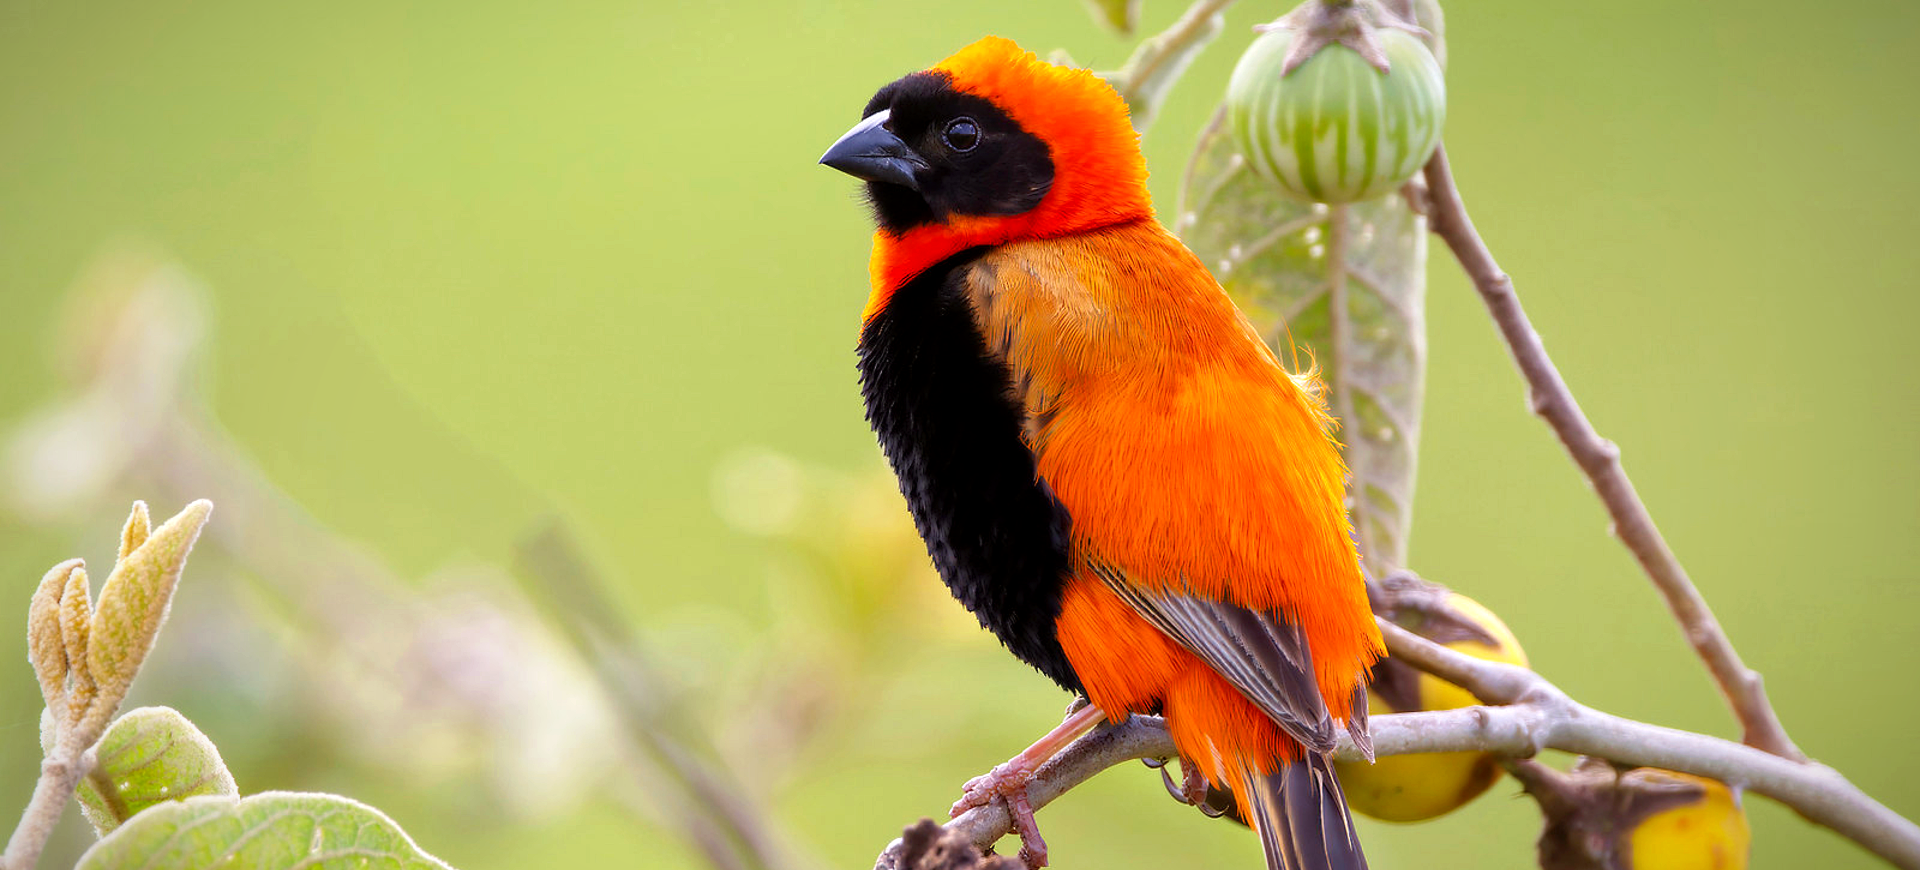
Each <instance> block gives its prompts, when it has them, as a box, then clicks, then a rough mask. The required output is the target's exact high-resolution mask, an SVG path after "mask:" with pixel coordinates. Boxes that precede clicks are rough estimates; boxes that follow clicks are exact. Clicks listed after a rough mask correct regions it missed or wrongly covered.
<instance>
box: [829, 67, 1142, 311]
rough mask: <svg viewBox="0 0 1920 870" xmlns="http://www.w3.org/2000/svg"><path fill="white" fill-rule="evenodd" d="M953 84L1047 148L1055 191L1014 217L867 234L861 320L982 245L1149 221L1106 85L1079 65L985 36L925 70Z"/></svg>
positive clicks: (1130, 137) (1128, 132)
mask: <svg viewBox="0 0 1920 870" xmlns="http://www.w3.org/2000/svg"><path fill="white" fill-rule="evenodd" d="M933 69H934V70H935V71H937V72H943V73H946V74H947V76H948V77H949V78H950V79H951V81H952V83H953V88H954V89H955V90H957V91H960V92H962V93H967V94H972V95H974V96H977V97H981V98H983V99H985V100H987V101H989V102H991V103H993V104H994V105H996V106H998V107H1000V108H1001V109H1002V110H1003V111H1005V112H1006V113H1007V115H1008V116H1009V117H1011V118H1013V120H1014V121H1015V122H1016V123H1018V124H1019V125H1020V126H1021V127H1022V128H1024V129H1025V130H1026V131H1027V132H1029V133H1032V134H1033V135H1034V136H1037V137H1039V139H1040V141H1042V142H1045V143H1046V144H1047V150H1048V154H1049V157H1050V158H1051V159H1052V160H1053V186H1052V187H1051V188H1050V189H1048V191H1047V195H1046V197H1045V198H1044V199H1042V200H1041V201H1040V205H1038V206H1036V207H1034V208H1033V209H1032V210H1030V211H1028V212H1026V213H1024V214H1018V215H1011V216H993V217H966V216H955V217H953V218H951V219H949V220H947V221H946V222H945V223H938V224H928V225H926V226H920V227H915V228H913V229H911V230H908V231H906V232H904V233H901V234H900V235H897V236H896V235H892V234H889V233H886V232H884V231H882V232H878V233H875V234H874V237H873V259H872V261H871V263H870V271H871V277H872V279H873V293H872V295H870V296H869V297H868V298H867V311H866V317H867V318H868V319H871V318H872V317H873V315H874V314H876V313H878V312H879V311H880V310H881V309H883V308H885V307H886V305H887V302H888V301H889V300H890V299H891V298H892V297H893V292H894V291H895V290H897V289H899V288H900V287H901V286H903V285H905V284H906V283H907V282H908V281H910V280H912V279H913V278H914V276H916V275H918V274H920V273H921V272H924V271H926V270H927V269H928V268H929V267H931V266H933V265H934V264H936V263H938V262H940V261H941V260H944V259H946V258H948V257H951V256H953V255H954V254H957V253H960V252H961V251H964V250H966V249H968V248H972V247H976V246H980V245H1000V244H1005V243H1007V242H1011V241H1018V240H1023V239H1041V238H1053V237H1057V236H1064V235H1069V234H1072V233H1079V232H1085V231H1087V230H1092V229H1098V228H1100V227H1105V226H1112V225H1114V224H1121V223H1129V222H1132V221H1137V220H1143V219H1147V218H1151V217H1152V216H1153V201H1152V199H1151V198H1150V197H1149V196H1148V195H1147V161H1146V158H1145V157H1143V156H1141V154H1140V137H1139V134H1138V133H1135V132H1134V129H1133V125H1132V123H1131V121H1129V119H1128V117H1127V104H1126V101H1124V100H1122V99H1120V95H1119V94H1118V93H1116V92H1115V91H1114V90H1113V87H1112V86H1111V85H1108V84H1107V83H1106V82H1105V81H1103V80H1102V79H1100V78H1099V77H1098V76H1095V75H1094V74H1093V73H1090V72H1087V71H1086V70H1081V69H1072V68H1069V67H1063V66H1055V65H1054V64H1050V63H1047V62H1045V61H1042V60H1040V59H1039V58H1038V57H1036V56H1034V54H1033V52H1030V51H1027V50H1025V49H1022V48H1021V47H1020V46H1018V45H1016V44H1014V43H1013V41H1012V40H1008V39H1002V38H1000V37H997V36H989V37H986V38H985V39H981V40H980V41H978V42H975V43H974V44H972V45H969V46H967V47H966V48H963V49H961V50H960V51H959V52H958V53H957V54H955V55H954V56H952V57H950V58H947V59H946V60H944V61H941V62H940V64H939V65H938V66H935V67H934V68H933Z"/></svg>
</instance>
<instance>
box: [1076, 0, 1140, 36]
mask: <svg viewBox="0 0 1920 870" xmlns="http://www.w3.org/2000/svg"><path fill="white" fill-rule="evenodd" d="M1086 4H1087V8H1088V9H1089V10H1090V11H1091V12H1093V17H1094V18H1095V19H1098V20H1099V21H1100V23H1102V24H1105V25H1107V26H1108V27H1111V28H1113V29H1115V30H1118V31H1120V32H1121V33H1132V32H1133V28H1134V27H1135V26H1137V25H1138V24H1139V23H1140V0H1086Z"/></svg>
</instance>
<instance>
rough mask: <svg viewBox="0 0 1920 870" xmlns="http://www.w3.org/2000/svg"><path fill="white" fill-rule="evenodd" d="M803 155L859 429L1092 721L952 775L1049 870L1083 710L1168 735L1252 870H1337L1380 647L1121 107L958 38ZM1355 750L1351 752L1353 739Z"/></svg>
mask: <svg viewBox="0 0 1920 870" xmlns="http://www.w3.org/2000/svg"><path fill="white" fill-rule="evenodd" d="M862 117H863V120H862V121H861V122H860V123H859V124H858V125H857V126H855V127H854V128H853V129H852V130H850V131H848V132H847V134H846V135H845V136H842V137H841V138H840V140H839V141H838V142H835V143H834V144H833V147H832V148H831V149H829V150H828V151H827V153H826V155H825V156H824V157H822V158H821V160H820V162H821V163H824V164H826V165H828V166H830V167H833V168H835V169H839V170H841V171H843V172H847V173H849V174H851V175H854V176H856V177H859V178H861V179H863V180H865V181H866V182H867V184H866V192H867V198H868V200H869V201H870V202H871V204H872V206H873V213H874V216H875V218H876V220H877V222H878V224H879V231H878V232H877V233H875V235H874V243H873V259H872V263H871V277H872V284H873V287H872V293H871V295H870V296H869V297H868V301H867V307H866V315H865V322H864V324H863V325H862V328H861V332H860V344H859V359H860V380H861V387H862V392H863V394H864V397H865V399H866V406H867V419H868V421H869V422H871V423H872V425H873V428H874V431H875V433H877V435H878V436H879V440H880V444H881V447H882V448H883V449H884V451H885V452H886V454H887V458H888V459H889V460H890V461H891V463H892V465H893V469H894V471H895V473H896V474H897V475H898V477H899V478H900V489H901V491H902V492H903V493H904V494H905V495H906V498H907V503H908V506H909V508H910V509H911V511H912V513H913V518H914V521H915V523H916V524H917V525H918V526H919V529H920V534H921V536H922V537H924V538H925V539H926V543H927V551H928V553H929V554H931V555H932V557H933V562H934V564H935V566H936V567H937V568H938V569H939V572H940V575H941V577H942V578H943V579H944V580H945V581H946V583H947V586H948V587H949V588H950V589H951V590H952V591H953V593H954V596H955V597H956V598H958V599H959V600H960V601H961V602H962V603H963V604H965V605H966V606H967V608H968V609H970V610H972V611H973V612H974V614H975V615H977V616H978V617H979V619H980V622H981V624H982V625H984V626H985V627H987V628H989V629H991V630H992V631H993V632H994V634H996V635H997V636H998V637H999V638H1000V640H1001V641H1002V642H1003V643H1005V644H1006V646H1007V648H1008V649H1009V650H1011V651H1012V652H1013V653H1014V654H1015V655H1017V656H1019V657H1020V658H1021V659H1023V660H1025V661H1026V662H1028V663H1029V664H1031V665H1033V666H1034V667H1035V668H1036V669H1038V670H1039V671H1040V672H1041V673H1043V674H1045V675H1047V676H1048V677H1050V678H1052V679H1053V680H1054V681H1055V682H1057V683H1059V684H1060V685H1061V686H1063V687H1065V688H1066V689H1067V690H1069V691H1073V692H1080V693H1084V694H1085V695H1086V697H1087V698H1088V699H1089V700H1090V701H1091V702H1092V703H1091V705H1089V706H1087V707H1085V708H1083V709H1082V710H1081V711H1079V712H1077V713H1075V714H1073V715H1072V716H1070V717H1069V718H1068V719H1067V721H1066V722H1064V723H1062V725H1061V726H1060V727H1059V728H1058V729H1056V730H1055V731H1054V732H1053V733H1051V734H1049V735H1047V737H1045V738H1043V739H1042V740H1040V741H1039V742H1038V743H1036V744H1034V745H1033V746H1032V747H1030V748H1029V749H1027V750H1026V751H1025V752H1022V753H1021V754H1020V755H1018V756H1016V757H1014V758H1013V759H1012V760H1011V761H1009V762H1007V763H1006V764H1003V765H1000V766H999V767H996V768H995V769H994V771H993V772H992V773H990V774H988V775H987V776H984V777H980V778H978V779H976V780H974V781H973V782H970V783H968V785H967V788H966V793H965V795H964V796H963V797H962V799H961V801H960V803H958V804H956V805H955V807H954V811H955V813H956V814H957V813H958V812H960V811H963V810H965V809H967V808H968V807H972V806H979V805H982V804H985V803H987V802H989V801H992V800H997V799H1004V800H1006V801H1007V804H1008V808H1009V809H1010V810H1011V811H1012V814H1013V815H1014V817H1015V819H1016V823H1017V825H1018V827H1019V831H1020V834H1021V838H1022V840H1023V842H1024V844H1025V848H1024V849H1023V850H1022V854H1023V857H1025V858H1026V859H1027V861H1028V863H1029V864H1031V865H1034V866H1039V865H1041V864H1044V863H1045V860H1046V852H1045V844H1044V842H1043V841H1042V840H1041V839H1040V837H1039V833H1038V831H1037V830H1036V829H1035V828H1034V825H1033V816H1032V810H1031V807H1030V806H1029V804H1028V801H1027V800H1026V785H1027V780H1028V779H1029V778H1030V777H1031V775H1032V773H1033V772H1034V770H1036V769H1037V768H1038V767H1039V765H1040V764H1041V763H1042V762H1044V761H1046V760H1047V759H1048V758H1050V757H1052V756H1053V755H1054V754H1055V753H1057V752H1058V751H1059V750H1060V749H1061V748H1063V747H1065V746H1066V745H1067V744H1068V743H1069V742H1071V741H1072V740H1073V739H1075V738H1076V737H1078V736H1080V735H1081V734H1084V733H1085V732H1087V731H1088V730H1090V729H1092V728H1094V727H1095V726H1097V725H1098V724H1099V721H1100V720H1101V719H1105V720H1107V721H1110V722H1119V721H1122V720H1124V719H1126V718H1127V716H1129V715H1130V714H1132V713H1150V712H1158V713H1160V714H1162V715H1164V716H1165V717H1166V722H1167V726H1168V728H1169V730H1170V731H1171V732H1172V734H1173V739H1174V743H1175V745H1176V746H1177V747H1178V749H1179V751H1180V757H1181V766H1182V769H1183V770H1184V771H1186V775H1187V783H1186V789H1185V793H1186V794H1187V795H1188V796H1189V797H1190V798H1198V797H1199V796H1201V795H1203V794H1204V793H1205V789H1206V786H1208V785H1212V786H1218V787H1223V788H1226V789H1228V790H1230V791H1231V792H1232V793H1233V796H1234V798H1235V801H1236V802H1237V803H1238V805H1239V808H1240V811H1241V813H1242V815H1243V816H1244V817H1245V818H1246V820H1247V821H1248V823H1249V824H1250V825H1251V826H1252V827H1253V828H1254V829H1255V830H1257V831H1258V832H1259V835H1260V840H1261V842H1262V844H1263V845H1264V847H1265V849H1266V854H1267V865H1268V866H1269V867H1273V868H1282V867H1284V868H1294V870H1301V868H1315V870H1318V868H1360V867H1365V866H1366V860H1365V858H1364V857H1362V855H1361V853H1360V846H1359V843H1358V842H1357V841H1356V840H1355V838H1354V833H1353V822H1352V818H1351V816H1350V815H1349V814H1348V812H1347V806H1346V800H1345V798H1343V797H1342V795H1341V793H1340V786H1339V783H1338V782H1337V781H1336V780H1335V779H1334V774H1333V769H1332V766H1331V764H1330V763H1329V754H1330V753H1331V752H1332V750H1333V748H1334V728H1335V723H1336V722H1341V721H1344V722H1345V724H1346V727H1347V728H1348V730H1349V731H1351V733H1352V734H1353V736H1354V739H1355V740H1356V742H1358V743H1359V744H1360V746H1361V747H1363V748H1366V747H1367V746H1368V741H1367V729H1366V697H1365V680H1366V673H1367V669H1368V668H1369V667H1370V666H1371V665H1372V663H1373V662H1374V661H1375V660H1376V659H1377V658H1379V656H1380V655H1381V654H1382V651H1383V647H1382V645H1381V640H1380V633H1379V629H1378V628H1377V627H1376V626H1375V625H1374V621H1373V615H1372V613H1371V612H1370V611H1369V610H1368V607H1367V596H1366V592H1365V588H1364V584H1363V582H1362V580H1361V576H1360V567H1359V561H1358V557H1357V555H1356V554H1355V551H1354V545H1353V539H1352V536H1351V532H1350V528H1349V524H1348V520H1347V515H1346V510H1345V508H1344V504H1343V495H1344V481H1345V475H1346V470H1345V468H1344V467H1343V465H1342V464H1341V461H1340V455H1339V452H1338V449H1337V445H1335V444H1334V443H1333V442H1332V440H1331V439H1330V436H1329V432H1330V430H1331V428H1332V420H1331V418H1329V417H1328V415H1327V412H1326V408H1325V405H1324V404H1323V403H1322V402H1321V401H1320V399H1319V397H1318V387H1319V385H1318V383H1317V382H1316V381H1315V380H1314V379H1313V377H1312V376H1311V375H1310V374H1308V375H1293V374H1289V373H1288V372H1287V370H1286V369H1284V368H1283V367H1282V366H1281V364H1280V361H1279V360H1278V359H1277V358H1275V356H1274V354H1273V353H1272V352H1271V351H1270V350H1268V348H1267V347H1266V345H1265V344H1263V343H1262V342H1261V340H1260V338H1259V336H1258V335H1257V334H1256V333H1255V331H1254V329H1253V327H1252V326H1251V325H1250V324H1248V322H1247V320H1246V318H1245V317H1244V316H1242V315H1241V314H1240V312H1239V310H1238V309H1236V308H1235V307H1234V306H1233V303H1232V302H1231V301H1230V300H1228V298H1227V295H1226V293H1225V292H1224V291H1223V290H1221V288H1220V285H1219V283H1218V282H1216V281H1215V280H1214V279H1213V277H1212V276H1211V275H1209V274H1208V273H1207V270H1206V268H1205V267H1204V266H1202V265H1201V264H1200V261H1199V260H1198V259H1196V258H1195V257H1194V255H1193V253H1192V252H1190V251H1188V250H1187V249H1186V246H1184V245H1182V244H1181V243H1180V241H1179V239H1176V238H1174V237H1173V235H1172V234H1170V233H1168V232H1167V230H1166V229H1165V228H1163V227H1162V226H1161V225H1160V223H1159V222H1158V221H1157V220H1156V219H1155V218H1154V213H1153V205H1152V202H1151V201H1150V199H1149V197H1148V195H1147V188H1146V180H1147V168H1146V161H1145V159H1144V158H1143V157H1142V156H1141V154H1140V145H1139V137H1138V135H1137V134H1136V133H1135V132H1134V130H1133V128H1132V126H1131V125H1130V123H1129V120H1128V117H1127V107H1126V104H1125V102H1124V101H1122V100H1121V99H1120V97H1119V95H1118V94H1116V93H1115V92H1114V90H1113V88H1111V87H1109V86H1108V85H1107V84H1106V83H1105V82H1103V81H1101V80H1100V79H1099V78H1097V77H1095V76H1094V75H1092V74H1091V73H1088V72H1086V71H1084V70H1076V69H1069V68H1066V67H1060V66H1055V65H1052V64H1048V63H1045V62H1042V61H1041V60H1039V59H1038V58H1036V57H1035V56H1034V55H1033V54H1032V53H1030V52H1027V51H1024V50H1022V49H1021V48H1020V47H1019V46H1017V45H1015V44H1013V43H1012V42H1010V41H1008V40H1005V39H999V38H995V37H989V38H986V39H982V40H980V41H979V42H976V43H974V44H972V45H970V46H968V47H966V48H964V49H962V50H961V51H960V52H959V53H958V54H955V55H954V56H952V57H950V58H948V59H946V60H945V61H942V62H941V63H940V64H939V65H938V66H935V67H933V68H932V69H928V70H925V71H922V72H916V73H913V74H911V75H908V76H906V77H904V78H902V79H900V80H898V81H896V82H894V83H892V84H889V85H887V86H886V87H884V88H881V89H880V92H879V93H877V94H875V95H874V97H873V99H872V100H871V101H869V102H868V103H867V107H866V111H865V112H864V113H863V115H862ZM1369 751H1370V750H1369Z"/></svg>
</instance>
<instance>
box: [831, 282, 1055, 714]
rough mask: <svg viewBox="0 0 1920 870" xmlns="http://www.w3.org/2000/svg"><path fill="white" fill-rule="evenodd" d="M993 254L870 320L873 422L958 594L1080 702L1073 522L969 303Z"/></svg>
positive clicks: (863, 353)
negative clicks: (974, 269)
mask: <svg viewBox="0 0 1920 870" xmlns="http://www.w3.org/2000/svg"><path fill="white" fill-rule="evenodd" d="M983 250H984V249H974V250H971V251H966V252H963V253H961V254H958V255H956V256H954V257H951V258H949V259H947V260H946V261H944V262H942V263H940V264H939V265H937V266H935V267H933V268H932V269H928V270H927V271H926V272H924V273H922V274H921V275H920V276H919V277H917V278H915V279H914V280H913V281H911V282H909V283H908V284H907V285H906V286H904V287H901V288H900V289H899V290H898V291H896V292H895V293H894V294H893V298H892V299H891V301H890V302H889V303H888V304H887V306H886V307H885V308H884V309H882V310H881V311H879V312H878V313H876V314H875V315H874V316H873V317H872V318H871V319H870V320H868V321H867V325H866V328H865V329H864V330H863V331H862V332H861V334H860V385H861V393H862V394H863V395H864V396H865V398H866V402H867V421H868V422H869V423H871V424H873V431H874V433H875V434H876V435H878V436H879V438H880V447H881V449H882V450H883V451H885V452H886V454H887V459H888V461H890V462H891V463H892V464H893V471H894V473H895V474H896V475H898V476H899V478H900V492H901V493H902V494H904V495H905V496H906V497H907V507H908V509H909V510H911V511H912V513H913V521H914V523H915V524H916V525H918V526H919V527H920V536H921V537H922V538H925V539H926V542H927V554H928V555H930V556H932V557H933V564H934V567H935V568H937V569H938V570H939V572H940V577H941V579H943V580H945V581H946V583H947V588H949V589H951V590H952V591H953V596H954V597H955V598H958V599H959V600H960V603H961V604H964V605H966V607H967V609H968V610H971V611H973V614H974V615H975V616H977V617H979V618H980V624H981V625H983V626H986V627H987V628H988V629H991V630H992V631H993V633H994V634H995V635H997V636H998V637H999V638H1000V642H1001V643H1004V644H1006V646H1007V649H1009V650H1011V651H1012V652H1013V654H1014V655H1016V656H1019V657H1020V658H1021V660H1023V661H1025V662H1026V663H1028V664H1030V665H1033V666H1034V667H1035V668H1037V669H1039V671H1040V672H1041V673H1043V674H1046V675H1047V676H1048V677H1050V678H1052V679H1053V681H1054V682H1056V683H1059V684H1060V685H1061V686H1063V687H1065V688H1066V689H1067V690H1068V691H1073V692H1078V691H1080V681H1079V679H1078V678H1076V677H1075V676H1074V673H1073V668H1072V666H1071V665H1069V664H1068V663H1067V657H1066V653H1065V652H1063V651H1062V650H1061V649H1060V639H1059V636H1058V634H1057V632H1056V629H1055V627H1054V621H1055V620H1056V619H1057V618H1058V617H1059V615H1060V597H1061V594H1062V592H1063V591H1064V590H1065V588H1066V580H1067V528H1068V522H1069V521H1068V518H1067V512H1066V509H1065V508H1063V507H1061V506H1060V503H1059V502H1057V501H1055V500H1054V498H1053V495H1052V493H1050V492H1048V491H1047V487H1046V484H1045V483H1044V482H1042V481H1041V480H1040V479H1039V476H1038V474H1037V473H1036V472H1035V470H1034V463H1033V454H1032V453H1031V452H1030V451H1028V450H1027V447H1026V445H1025V443H1023V442H1022V441H1021V439H1020V433H1021V430H1022V425H1023V422H1024V421H1023V417H1024V412H1023V411H1022V410H1021V409H1020V407H1019V406H1018V405H1017V404H1016V403H1015V402H1014V399H1013V390H1012V380H1011V377H1010V376H1009V374H1008V371H1007V367H1006V365H1005V364H1004V363H1002V362H1000V361H999V360H997V359H994V358H993V357H991V356H990V355H989V354H988V353H987V348H986V344H985V342H984V341H983V340H982V339H981V336H980V331H979V328H978V327H976V326H975V325H974V321H973V314H972V311H971V310H970V307H969V306H968V303H967V300H966V293H965V287H964V284H963V276H964V275H965V273H966V269H967V266H968V265H969V264H970V263H972V262H973V260H974V259H976V258H977V257H979V255H980V254H981V253H982V252H983Z"/></svg>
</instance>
